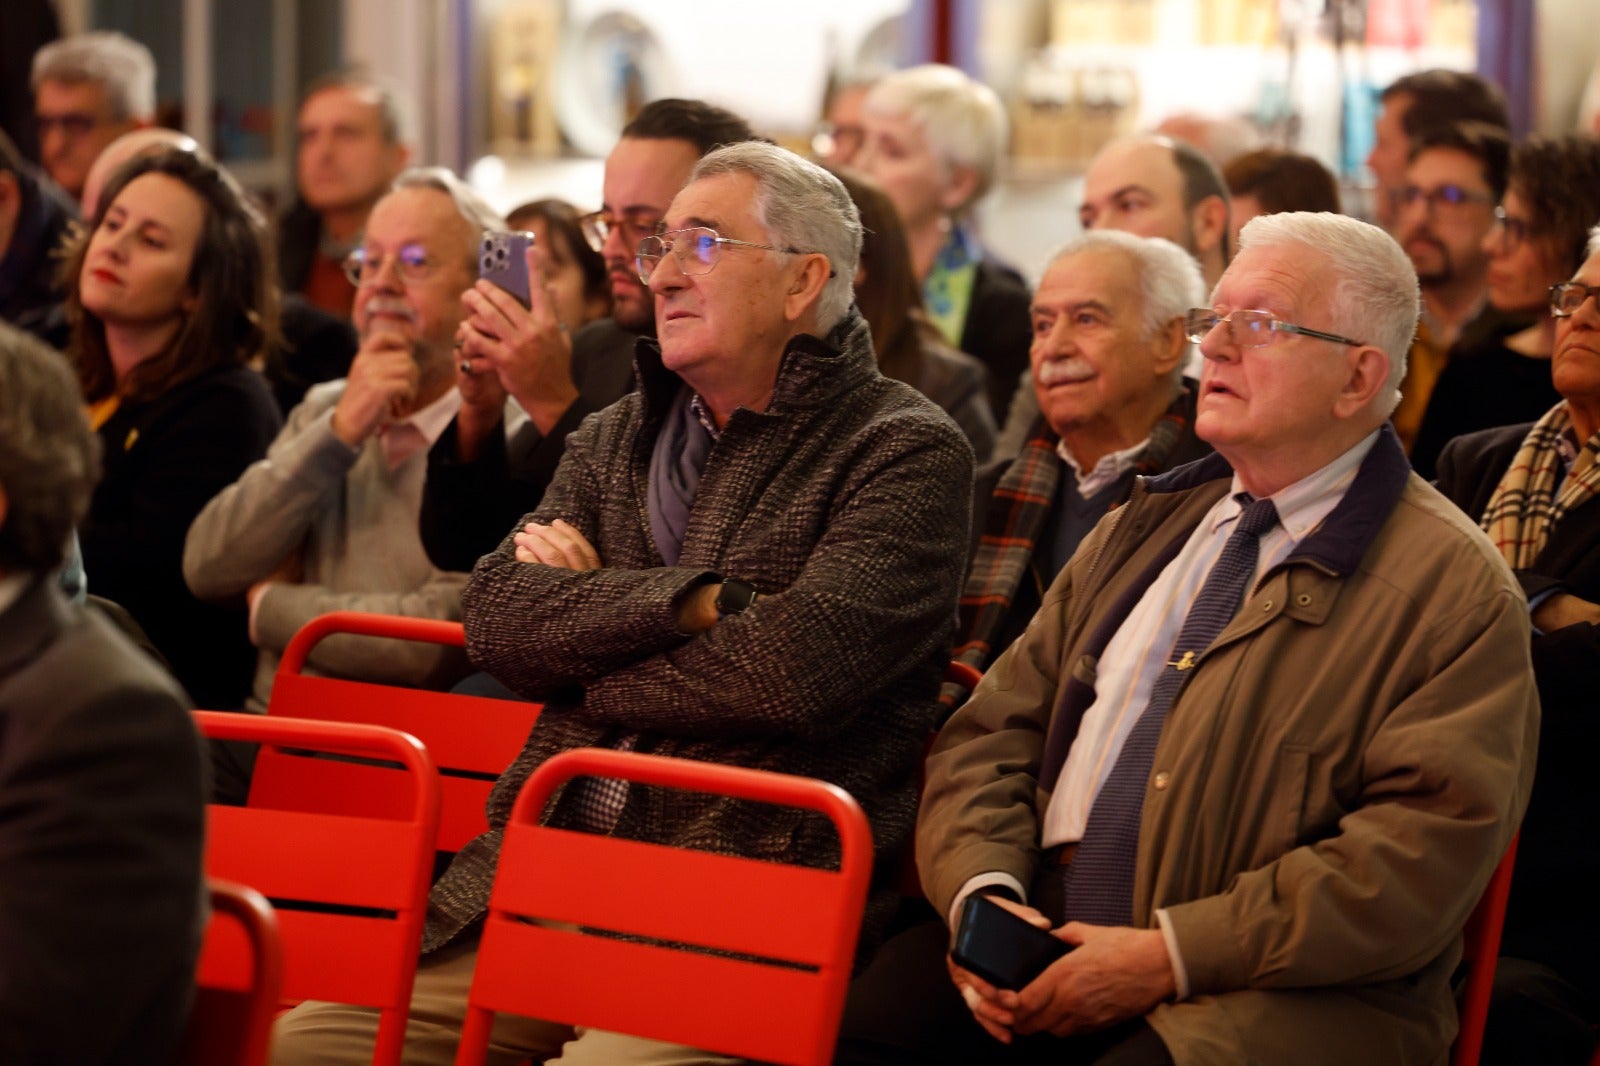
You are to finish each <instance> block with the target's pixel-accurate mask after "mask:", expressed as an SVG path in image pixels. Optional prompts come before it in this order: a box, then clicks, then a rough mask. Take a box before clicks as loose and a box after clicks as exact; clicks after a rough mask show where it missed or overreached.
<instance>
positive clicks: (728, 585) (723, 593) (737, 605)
mask: <svg viewBox="0 0 1600 1066" xmlns="http://www.w3.org/2000/svg"><path fill="white" fill-rule="evenodd" d="M754 602H756V587H755V586H754V585H752V584H750V582H748V581H740V580H738V579H737V578H729V579H728V580H726V581H724V582H723V583H722V588H721V589H720V590H719V591H718V592H717V614H719V615H721V616H722V617H723V618H726V617H728V615H730V614H738V613H739V612H740V611H743V610H745V609H746V608H748V607H749V606H750V605H751V604H752V603H754Z"/></svg>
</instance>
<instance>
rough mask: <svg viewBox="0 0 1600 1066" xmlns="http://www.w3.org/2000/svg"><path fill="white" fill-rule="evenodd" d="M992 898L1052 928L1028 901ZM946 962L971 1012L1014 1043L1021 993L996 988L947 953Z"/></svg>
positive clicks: (1030, 921)
mask: <svg viewBox="0 0 1600 1066" xmlns="http://www.w3.org/2000/svg"><path fill="white" fill-rule="evenodd" d="M989 898H990V899H991V900H992V901H993V902H995V903H997V904H999V905H1000V906H1002V907H1004V908H1005V909H1006V910H1008V911H1010V912H1011V913H1012V914H1015V915H1016V916H1017V917H1019V918H1021V919H1023V920H1024V921H1026V922H1028V924H1030V925H1033V926H1036V927H1038V928H1040V929H1049V928H1050V920H1049V919H1048V918H1046V917H1045V916H1044V915H1043V914H1040V913H1039V911H1037V910H1036V909H1034V908H1033V907H1030V906H1028V905H1027V904H1025V903H1018V902H1016V901H1015V900H1012V899H1007V898H1006V897H1005V896H991V897H989ZM945 965H946V966H948V967H949V969H950V980H952V981H954V982H955V986H956V989H957V991H959V992H960V993H961V998H962V999H964V1000H965V1001H966V1003H967V1009H968V1010H970V1011H972V1016H973V1018H975V1019H976V1020H977V1022H978V1024H979V1025H981V1026H983V1028H984V1031H985V1032H987V1033H988V1034H989V1035H990V1036H992V1037H994V1038H995V1039H996V1040H998V1041H1000V1042H1001V1043H1002V1044H1009V1043H1011V1040H1012V1030H1013V1028H1014V1027H1015V1026H1016V1024H1017V1016H1016V1012H1017V1010H1018V1008H1019V1007H1020V1006H1021V1003H1022V1000H1021V997H1020V996H1019V995H1018V994H1017V993H1016V992H1013V991H1011V990H1009V989H1003V988H995V987H994V986H993V985H991V984H990V983H989V982H987V981H985V980H984V979H983V978H981V977H979V976H978V975H977V974H975V973H971V972H969V971H967V970H964V969H962V968H961V967H960V966H959V965H957V963H956V961H955V960H954V959H952V958H950V957H949V956H948V955H946V956H945Z"/></svg>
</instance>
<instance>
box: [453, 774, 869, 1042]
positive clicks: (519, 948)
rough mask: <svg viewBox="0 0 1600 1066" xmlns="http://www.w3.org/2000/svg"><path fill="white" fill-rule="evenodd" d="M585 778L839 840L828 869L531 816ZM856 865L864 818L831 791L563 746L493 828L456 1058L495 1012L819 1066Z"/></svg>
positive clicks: (840, 993) (863, 847) (850, 944)
mask: <svg viewBox="0 0 1600 1066" xmlns="http://www.w3.org/2000/svg"><path fill="white" fill-rule="evenodd" d="M585 775H590V776H600V777H620V778H625V779H627V780H629V781H632V782H637V783H639V784H645V785H655V786H663V787H668V788H679V789H688V790H694V791H700V792H711V793H718V794H721V795H727V796H734V797H738V798H742V799H747V800H756V801H760V802H765V803H773V804H779V805H784V806H791V807H800V808H805V809H809V810H813V811H818V812H820V813H822V814H824V815H826V816H827V817H828V818H829V819H831V820H832V822H833V824H834V826H835V827H836V829H837V831H838V833H839V838H840V845H841V863H840V868H839V869H838V870H836V871H835V870H821V869H814V868H810V867H802V866H791V865H785V864H781V863H774V862H764V861H759V860H755V859H744V858H734V857H730V856H726V855H713V854H709V853H706V852H700V851H689V850H684V849H679V848H672V847H666V846H663V845H660V844H647V843H642V842H639V841H633V840H622V839H617V838H614V837H608V836H599V835H594V834H589V833H580V832H574V831H570V830H564V829H553V828H549V827H546V826H541V825H539V824H538V819H539V817H540V815H541V813H542V812H543V811H544V808H545V804H546V803H547V801H548V800H549V798H550V796H551V794H552V793H553V792H554V791H555V789H556V788H557V786H559V785H561V784H562V783H564V782H566V781H568V780H570V779H571V778H574V777H579V776H585ZM872 859H873V856H872V834H871V831H870V830H869V829H868V827H867V821H866V816H865V815H863V814H862V813H861V808H860V807H858V806H857V805H856V802H855V800H853V799H851V798H850V796H849V794H848V793H846V792H845V791H844V790H843V789H840V788H838V787H837V786H834V785H831V784H827V783H825V782H822V781H814V780H811V779H809V778H803V777H794V776H791V775H788V774H774V773H767V772H764V771H760V770H750V769H745V768H742V767H734V766H723V765H719V764H714V763H702V762H693V761H689V760H683V759H668V758H663V757H661V756H656V755H640V754H636V753H633V752H620V751H609V750H600V749H594V748H580V749H576V750H573V751H567V752H562V753H561V754H559V755H556V756H555V757H553V758H551V759H549V760H548V761H546V762H545V763H544V764H543V765H541V766H539V767H538V768H537V769H536V770H535V771H534V773H533V774H532V776H530V777H529V779H528V782H527V784H526V785H525V786H524V788H523V790H522V793H521V794H520V795H519V796H518V797H517V803H516V806H515V808H514V810H513V812H512V815H511V820H510V822H509V824H508V825H507V826H506V829H505V839H504V842H503V844H502V847H501V852H500V865H499V870H498V873H497V875H496V878H495V883H494V890H493V894H492V895H491V897H490V900H489V916H488V919H487V921H486V923H485V925H484V931H483V939H482V942H481V944H480V946H479V950H478V962H477V969H476V971H475V973H474V975H473V981H472V991H471V994H470V996H469V998H468V1009H467V1016H466V1024H465V1027H464V1029H463V1032H462V1038H461V1048H460V1052H459V1055H458V1056H457V1058H456V1063H457V1066H468V1064H474V1063H481V1062H482V1061H483V1055H484V1051H485V1048H486V1046H487V1043H488V1038H489V1030H490V1026H491V1025H492V1023H493V1018H494V1014H495V1013H496V1012H499V1011H504V1012H507V1013H516V1014H524V1015H528V1016H531V1017H537V1018H544V1019H548V1020H550V1021H555V1022H560V1023H564V1024H568V1025H580V1026H586V1027H592V1028H598V1029H605V1030H610V1031H614V1032H624V1033H629V1034H632V1035H636V1036H641V1037H647V1038H649V1039H653V1040H663V1041H667V1042H670V1043H675V1044H685V1045H689V1046H692V1047H698V1048H703V1049H706V1050H709V1051H715V1052H719V1053H723V1054H728V1055H737V1056H742V1057H745V1058H752V1059H758V1060H761V1061H767V1062H778V1063H818V1064H820V1063H828V1062H831V1061H832V1059H833V1048H834V1041H835V1039H836V1036H837V1032H838V1027H839V1019H840V1015H841V1013H842V1012H843V1009H844V997H845V991H846V989H847V987H848V985H849V981H850V972H851V966H852V963H853V960H854V954H855V946H856V938H857V935H858V933H859V931H860V924H861V914H862V908H863V906H864V904H865V901H866V896H867V883H868V879H869V877H870V875H871V870H872ZM530 919H531V920H533V921H536V922H540V923H555V924H530V921H529V920H530ZM585 929H602V930H607V931H610V932H612V933H621V934H626V935H629V936H636V937H650V938H654V939H656V940H658V941H667V942H670V943H673V944H678V945H684V944H692V945H696V946H698V947H701V948H709V949H714V950H717V951H722V952H737V953H740V954H742V955H745V956H755V957H757V958H758V959H765V960H779V961H778V964H777V965H771V964H768V963H764V962H759V961H754V960H747V959H743V958H738V959H736V958H729V957H726V956H725V955H712V954H704V953H700V952H695V951H689V950H681V949H679V948H673V947H668V946H665V945H664V944H660V943H639V942H636V941H632V940H623V939H618V938H617V937H615V936H605V935H594V934H592V933H590V932H586V931H585ZM800 967H806V969H802V968H800Z"/></svg>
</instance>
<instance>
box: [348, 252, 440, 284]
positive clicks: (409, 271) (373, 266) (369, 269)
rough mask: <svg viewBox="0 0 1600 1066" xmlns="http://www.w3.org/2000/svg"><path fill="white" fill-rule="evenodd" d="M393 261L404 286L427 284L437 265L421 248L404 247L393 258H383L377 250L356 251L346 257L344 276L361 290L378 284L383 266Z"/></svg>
mask: <svg viewBox="0 0 1600 1066" xmlns="http://www.w3.org/2000/svg"><path fill="white" fill-rule="evenodd" d="M391 261H392V262H393V263H394V272H395V275H396V276H397V277H398V278H399V279H400V284H402V285H410V284H411V283H412V282H417V281H423V280H425V279H426V278H427V277H428V275H430V274H432V273H433V270H434V267H435V266H436V265H437V264H436V263H435V262H434V261H433V259H432V258H430V257H429V255H428V253H427V250H426V249H424V248H423V247H422V245H420V244H402V245H401V246H400V249H399V250H398V251H397V252H395V253H394V254H393V255H384V254H383V253H382V252H380V251H378V250H377V249H376V248H357V249H356V250H355V251H353V252H351V253H350V254H349V255H347V256H345V257H344V263H343V266H344V276H345V277H347V278H349V279H350V284H352V285H354V286H356V287H358V288H359V287H360V286H361V285H363V284H367V283H370V282H373V281H376V280H377V279H378V275H379V274H382V273H383V267H384V264H385V263H388V262H391Z"/></svg>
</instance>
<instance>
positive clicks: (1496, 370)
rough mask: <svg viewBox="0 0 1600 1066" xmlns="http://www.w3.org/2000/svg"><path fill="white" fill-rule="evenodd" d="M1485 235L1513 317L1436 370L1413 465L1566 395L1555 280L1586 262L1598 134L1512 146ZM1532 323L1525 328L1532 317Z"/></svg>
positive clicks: (1597, 179)
mask: <svg viewBox="0 0 1600 1066" xmlns="http://www.w3.org/2000/svg"><path fill="white" fill-rule="evenodd" d="M1495 218H1496V223H1495V226H1494V228H1493V229H1491V230H1490V231H1489V235H1488V236H1487V237H1485V238H1484V250H1485V251H1486V252H1487V253H1488V256H1489V306H1490V307H1491V308H1492V309H1493V310H1494V311H1496V312H1498V313H1500V314H1503V315H1506V316H1509V317H1508V318H1507V319H1506V320H1504V322H1503V323H1502V324H1501V325H1499V326H1498V327H1497V328H1496V329H1495V330H1494V331H1493V332H1491V333H1490V335H1489V336H1488V337H1487V338H1486V339H1484V340H1482V341H1480V342H1479V343H1477V344H1472V345H1458V346H1457V348H1456V350H1455V351H1453V352H1451V354H1450V362H1449V363H1447V364H1446V365H1445V368H1444V369H1443V370H1441V371H1440V372H1439V380H1438V381H1437V382H1436V383H1435V384H1434V387H1433V393H1432V395H1431V396H1430V397H1429V398H1428V408H1427V410H1426V411H1424V412H1423V415H1422V426H1421V428H1419V429H1418V430H1417V442H1416V444H1415V445H1414V446H1413V447H1412V449H1411V467H1412V469H1414V470H1415V471H1416V472H1417V473H1419V474H1421V475H1422V476H1423V477H1425V478H1431V477H1433V476H1434V472H1435V470H1434V468H1435V464H1436V463H1437V461H1438V457H1439V452H1440V451H1441V450H1442V449H1443V448H1444V446H1445V445H1446V444H1447V443H1449V442H1450V440H1451V439H1452V438H1454V437H1458V436H1460V435H1462V434H1464V433H1471V432H1474V431H1475V430H1480V429H1491V428H1493V427H1495V426H1507V425H1514V424H1517V423H1520V422H1532V421H1535V420H1537V419H1538V418H1539V416H1540V415H1542V414H1544V413H1545V412H1546V411H1548V410H1550V408H1551V407H1553V406H1554V405H1555V404H1556V403H1557V402H1559V401H1560V399H1561V397H1560V395H1559V394H1558V393H1557V392H1556V390H1555V386H1554V385H1553V384H1552V383H1551V381H1550V353H1551V352H1552V351H1553V350H1554V348H1555V342H1556V320H1555V318H1553V317H1552V316H1550V315H1549V314H1547V313H1546V311H1547V310H1548V308H1549V306H1550V289H1551V287H1552V286H1554V285H1558V284H1560V283H1561V282H1563V281H1566V280H1567V279H1568V278H1570V277H1572V273H1573V271H1575V270H1577V269H1578V267H1579V266H1580V265H1582V263H1583V258H1584V245H1585V244H1586V243H1587V241H1588V237H1589V227H1590V226H1592V225H1594V223H1595V221H1596V220H1600V143H1597V142H1596V141H1594V140H1593V139H1592V138H1589V137H1580V136H1569V137H1560V138H1546V137H1532V138H1529V139H1528V140H1527V141H1525V142H1524V143H1522V144H1520V145H1518V146H1517V147H1516V148H1515V149H1514V150H1513V151H1512V153H1511V171H1510V177H1509V179H1508V181H1507V185H1506V193H1505V199H1504V200H1503V201H1502V202H1501V204H1500V207H1499V209H1498V210H1497V211H1496V212H1495ZM1529 315H1532V316H1535V317H1534V318H1533V322H1532V324H1531V325H1529V326H1527V327H1526V328H1523V329H1518V328H1517V327H1518V325H1519V324H1520V323H1521V322H1522V321H1524V320H1525V317H1526V316H1529Z"/></svg>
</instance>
